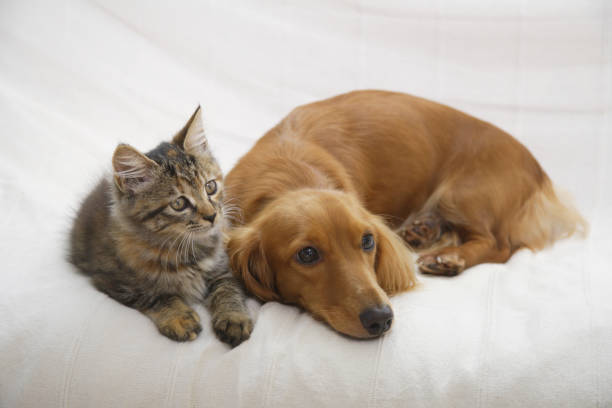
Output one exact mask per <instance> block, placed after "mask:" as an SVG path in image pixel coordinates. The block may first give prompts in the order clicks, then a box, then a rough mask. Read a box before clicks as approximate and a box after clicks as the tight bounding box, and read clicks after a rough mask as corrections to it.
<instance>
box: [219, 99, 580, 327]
mask: <svg viewBox="0 0 612 408" xmlns="http://www.w3.org/2000/svg"><path fill="white" fill-rule="evenodd" d="M225 186H226V193H227V200H228V201H229V202H231V203H232V205H233V206H234V207H235V208H238V209H239V210H240V217H239V218H240V219H239V220H238V221H237V222H235V225H234V226H233V228H232V229H231V230H230V231H229V238H228V253H229V256H230V260H231V261H230V262H231V264H232V267H233V269H234V273H235V274H236V275H237V276H238V277H239V278H240V279H241V280H242V281H243V282H244V284H245V286H246V288H247V289H248V290H249V291H250V292H251V293H253V294H254V295H255V296H257V297H258V298H259V299H261V300H263V301H272V300H274V301H280V302H283V303H287V304H295V305H298V306H301V307H302V308H304V309H306V310H307V311H309V312H310V313H311V314H312V315H313V316H314V317H315V318H318V319H320V320H324V321H326V322H327V323H328V324H329V325H330V326H331V327H333V328H334V329H335V330H337V331H339V332H341V333H344V334H347V335H349V336H352V337H356V338H371V337H377V336H380V335H382V334H383V333H385V332H387V331H388V330H389V329H390V328H391V325H392V322H393V311H392V309H391V306H390V303H389V298H388V296H390V295H393V294H396V293H398V292H402V291H405V290H408V289H411V288H413V287H414V285H415V282H416V278H415V272H414V270H413V264H414V260H413V258H412V255H411V251H409V249H408V247H411V248H413V249H415V250H420V251H425V252H424V253H422V255H421V256H420V258H419V259H418V260H417V264H418V267H419V269H420V271H421V272H422V273H426V274H434V275H444V276H453V275H456V274H458V273H460V272H462V271H463V270H464V269H466V268H469V267H471V266H474V265H477V264H480V263H485V262H496V263H503V262H506V261H507V260H508V259H509V258H510V256H511V255H512V254H513V253H514V252H515V251H516V250H518V249H520V248H523V247H527V248H530V249H532V250H537V249H541V248H543V247H545V246H547V245H549V244H551V243H552V242H554V241H555V240H557V239H559V238H562V237H567V236H570V235H572V234H573V233H574V232H576V231H581V232H585V231H586V228H587V225H586V222H585V221H584V220H583V218H582V217H581V216H580V214H579V213H578V212H577V211H576V210H575V209H574V208H573V207H572V206H571V205H569V204H564V203H563V202H562V200H560V199H559V196H558V194H557V193H556V191H555V189H554V187H553V184H552V183H551V181H550V179H549V178H548V176H547V175H546V173H545V172H544V170H542V168H541V167H540V165H539V164H538V162H537V161H536V159H535V158H534V157H533V156H532V155H531V153H530V152H529V151H528V150H527V149H526V148H525V147H524V146H523V145H522V144H521V143H519V142H518V141H517V140H516V139H514V138H513V137H512V136H510V135H509V134H507V133H505V132H504V131H502V130H501V129H499V128H497V127H495V126H493V125H492V124H490V123H487V122H484V121H481V120H479V119H476V118H474V117H472V116H469V115H467V114H465V113H463V112H460V111H458V110H455V109H452V108H450V107H447V106H444V105H441V104H438V103H435V102H432V101H428V100H426V99H422V98H418V97H415V96H411V95H407V94H402V93H395V92H386V91H355V92H350V93H347V94H343V95H339V96H336V97H333V98H330V99H326V100H322V101H319V102H315V103H311V104H307V105H304V106H300V107H298V108H296V109H294V110H293V111H292V112H291V113H290V114H289V115H288V116H287V117H285V118H284V119H283V120H282V121H281V122H280V123H279V124H277V125H276V126H275V127H274V128H272V129H271V130H270V131H268V132H267V133H266V134H265V135H264V136H263V137H262V138H261V139H260V140H259V141H258V142H257V143H256V144H255V146H254V147H253V148H252V149H251V150H250V151H249V152H248V153H247V154H246V155H245V156H244V157H242V158H241V159H240V160H239V161H238V163H237V165H236V166H235V167H234V168H233V169H232V170H231V171H230V173H229V174H228V176H227V178H226V180H225ZM449 237H450V239H449ZM442 241H444V242H446V245H445V246H440V245H439V244H440V242H442Z"/></svg>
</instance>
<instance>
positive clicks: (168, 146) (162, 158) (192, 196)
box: [113, 107, 224, 241]
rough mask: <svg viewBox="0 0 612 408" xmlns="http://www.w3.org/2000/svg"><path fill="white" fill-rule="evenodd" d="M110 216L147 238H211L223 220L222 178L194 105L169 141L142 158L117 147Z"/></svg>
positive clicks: (134, 151) (199, 114) (130, 150)
mask: <svg viewBox="0 0 612 408" xmlns="http://www.w3.org/2000/svg"><path fill="white" fill-rule="evenodd" d="M113 170H114V174H113V178H114V189H115V205H114V211H115V214H116V215H118V216H119V217H120V219H121V220H122V222H124V223H127V224H129V227H130V228H132V229H136V230H138V231H139V232H141V233H146V234H147V235H148V237H150V238H158V239H160V240H161V239H171V237H172V236H175V237H181V236H189V237H190V238H193V239H195V240H196V241H201V240H203V239H205V238H206V237H207V236H209V235H210V234H216V233H218V232H219V231H220V228H221V226H222V224H223V222H224V217H223V208H222V199H223V176H222V173H221V169H220V167H219V165H218V164H217V161H216V160H215V158H214V157H213V155H212V153H211V152H210V150H209V148H208V144H207V141H206V137H205V135H204V127H203V124H202V114H201V110H200V107H198V108H197V109H196V111H195V112H194V113H193V115H192V116H191V118H190V119H189V121H188V122H187V124H186V125H185V126H184V127H183V129H181V130H180V131H179V132H178V133H177V134H176V136H174V138H173V139H172V142H170V143H166V142H164V143H161V144H160V145H159V146H157V147H156V148H155V149H153V150H151V151H150V152H148V153H146V154H142V153H140V152H139V151H138V150H136V149H134V148H133V147H131V146H129V145H126V144H120V145H119V146H117V148H116V149H115V153H114V154H113Z"/></svg>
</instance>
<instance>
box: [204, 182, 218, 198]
mask: <svg viewBox="0 0 612 408" xmlns="http://www.w3.org/2000/svg"><path fill="white" fill-rule="evenodd" d="M205 188H206V194H208V195H213V194H215V193H216V192H217V182H216V181H215V180H210V181H209V182H208V183H206V186H205Z"/></svg>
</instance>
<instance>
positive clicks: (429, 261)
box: [417, 252, 465, 276]
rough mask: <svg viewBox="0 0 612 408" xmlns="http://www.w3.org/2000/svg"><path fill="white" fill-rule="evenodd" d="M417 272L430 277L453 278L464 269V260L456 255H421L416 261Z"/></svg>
mask: <svg viewBox="0 0 612 408" xmlns="http://www.w3.org/2000/svg"><path fill="white" fill-rule="evenodd" d="M417 264H418V265H419V270H420V271H421V272H422V273H425V274H430V275H442V276H455V275H458V274H459V273H461V272H462V271H463V270H464V269H465V260H464V259H462V258H461V257H460V256H459V255H458V254H456V253H452V252H451V253H447V254H440V255H435V254H432V255H423V256H422V257H420V258H419V259H418V260H417Z"/></svg>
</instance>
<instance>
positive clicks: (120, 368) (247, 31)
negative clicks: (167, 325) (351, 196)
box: [0, 0, 612, 407]
mask: <svg viewBox="0 0 612 408" xmlns="http://www.w3.org/2000/svg"><path fill="white" fill-rule="evenodd" d="M611 82H612V3H610V2H609V1H607V0H599V1H597V0H570V1H559V0H556V1H553V0H544V1H537V2H536V1H527V0H523V1H517V0H500V1H495V2H493V1H489V0H464V1H450V0H448V1H444V0H437V1H427V0H418V1H397V0H396V1H393V0H384V1H351V0H348V1H341V0H335V1H331V0H330V1H323V0H319V1H280V0H276V1H275V0H269V1H212V0H211V1H207V2H200V1H191V2H187V1H185V2H162V1H144V0H141V1H122V0H109V1H104V2H77V1H65V0H64V1H54V2H49V1H17V0H14V1H7V0H1V1H0V200H1V202H0V226H1V229H0V259H1V260H2V271H0V367H1V368H0V406H2V407H5V406H6V407H40V406H49V407H56V406H62V407H69V406H74V407H82V406H92V407H99V406H112V407H116V406H180V407H183V406H194V407H195V406H248V407H260V406H261V407H268V406H283V407H288V406H330V407H332V406H333V407H336V406H351V407H366V406H368V407H377V406H415V407H419V406H422V407H432V406H439V407H446V406H455V407H475V406H478V407H480V406H482V407H486V406H495V407H501V406H514V407H525V406H567V407H605V406H612V391H611V390H612V267H611V266H610V262H609V255H610V253H611V252H612V242H611V239H610V237H609V233H608V230H609V229H610V228H612V216H611V215H610V214H611V212H612V181H611V176H612V170H611V165H610V163H609V158H610V157H612V147H611V144H612V127H611V124H610V111H611V109H612V108H611V104H610V102H611V99H612V84H611ZM358 88H381V89H389V90H397V91H404V92H408V93H413V94H416V95H419V96H424V97H427V98H430V99H434V100H436V101H440V102H443V103H446V104H449V105H451V106H453V107H456V108H459V109H462V110H465V111H467V112H469V113H471V114H473V115H476V116H478V117H480V118H482V119H485V120H488V121H490V122H493V123H494V124H496V125H498V126H500V127H501V128H503V129H505V130H507V131H509V132H510V133H512V134H513V135H515V136H516V137H517V138H518V139H519V140H520V141H522V142H523V143H524V144H526V145H527V146H528V147H529V148H530V149H531V151H532V152H533V153H534V155H535V156H536V157H537V158H538V159H539V160H540V162H541V163H542V164H543V166H544V168H545V169H546V170H547V171H548V173H549V174H550V176H551V178H552V179H553V180H554V181H555V182H557V184H559V185H560V186H562V187H564V188H566V189H567V190H569V191H570V192H571V193H572V194H573V195H574V196H575V198H576V201H577V203H578V206H579V207H580V208H581V210H582V211H583V212H584V214H585V215H586V217H587V218H588V219H589V221H590V222H591V225H592V232H591V235H590V237H589V238H588V239H587V240H586V241H581V240H577V239H572V240H568V241H564V242H560V243H558V244H557V245H556V246H554V247H553V248H550V249H547V250H545V251H543V252H540V253H538V254H535V255H534V254H532V253H530V252H528V251H521V252H519V253H518V254H516V255H515V256H514V257H513V258H512V259H511V260H510V262H509V263H508V264H505V265H481V266H478V267H475V268H473V269H470V270H468V271H467V272H465V273H464V274H463V275H461V276H460V277H457V278H453V279H436V278H426V277H422V278H421V281H422V282H423V285H422V288H420V289H419V290H417V291H415V292H412V293H407V294H404V295H401V296H398V297H396V298H394V299H393V304H394V309H395V312H396V316H397V318H396V322H395V325H394V329H393V331H392V332H391V333H390V334H389V335H387V336H385V337H384V338H382V339H379V340H375V341H354V340H349V339H346V338H344V337H342V336H339V335H337V334H336V333H334V332H333V331H331V330H330V329H328V328H327V327H326V326H324V325H322V324H320V323H317V322H314V321H313V320H312V319H311V318H310V317H308V316H307V315H306V314H304V313H301V312H300V311H298V310H297V309H294V308H291V307H287V306H282V305H279V304H274V303H270V304H266V305H265V306H263V307H260V305H259V304H258V303H257V302H255V301H251V302H250V307H251V309H252V312H253V315H254V316H255V317H256V318H257V319H258V321H257V325H256V328H255V332H254V333H253V337H252V339H251V340H249V341H248V342H247V343H244V344H243V345H241V346H240V347H239V348H237V349H235V350H230V349H229V348H227V347H226V346H225V345H223V344H221V343H220V342H218V341H217V340H216V339H215V338H214V336H213V334H212V333H211V330H210V328H208V326H207V327H206V328H205V330H204V331H203V333H202V334H201V335H200V338H199V339H198V340H197V341H195V342H193V343H189V344H177V343H173V342H171V341H169V340H167V339H166V338H164V337H162V336H161V335H159V334H157V332H156V331H155V329H154V327H153V325H152V323H150V322H149V321H148V320H147V319H146V318H145V317H144V316H142V315H140V314H139V313H138V312H135V311H132V310H130V309H128V308H125V307H123V306H121V305H119V304H117V303H115V302H114V301H112V300H110V299H109V298H107V297H106V296H104V295H102V294H100V293H98V292H96V291H95V290H94V289H92V288H91V287H90V285H89V284H88V283H87V282H86V280H85V279H83V278H82V277H80V276H78V275H76V274H75V272H74V270H73V268H72V267H71V266H70V265H68V264H67V263H66V262H65V261H64V259H63V254H64V251H65V234H66V230H67V229H68V228H69V225H70V217H71V216H72V214H73V212H74V209H75V208H76V207H77V206H78V200H79V199H80V198H81V197H82V196H83V195H84V194H85V193H86V192H87V190H88V189H89V188H90V187H91V186H92V183H93V182H95V181H96V180H97V178H98V177H99V175H100V174H101V173H102V172H104V171H106V170H108V168H109V165H110V157H111V154H112V151H113V149H114V147H115V145H116V144H117V143H118V142H127V143H130V144H132V145H134V146H136V147H137V148H140V149H142V150H148V149H150V148H152V147H154V146H155V145H156V144H157V143H159V142H160V141H161V140H163V139H167V138H168V137H169V136H170V135H171V134H172V133H173V132H174V131H176V130H177V129H178V128H179V127H180V126H181V125H182V123H183V122H184V121H185V120H186V118H187V117H188V116H189V114H190V113H191V112H192V110H193V109H194V107H195V105H196V104H197V103H201V104H202V106H203V108H204V112H205V120H206V124H207V129H208V136H209V140H210V143H211V145H212V147H213V149H214V150H215V152H216V153H217V155H218V157H219V159H220V161H221V164H222V166H223V168H224V170H225V171H228V170H229V169H230V168H231V166H232V165H233V163H235V161H236V160H237V158H238V157H240V156H241V155H242V154H243V153H245V152H246V151H247V150H248V149H249V147H250V146H251V145H252V143H253V141H254V140H255V139H257V138H258V137H259V136H261V135H262V134H263V133H264V132H265V131H266V130H267V129H268V128H270V127H272V126H273V125H274V124H275V123H276V122H277V121H279V120H280V119H281V118H282V117H283V116H284V115H285V114H286V113H288V112H289V111H290V110H291V109H292V108H293V107H295V106H297V105H299V104H303V103H306V102H310V101H313V100H316V99H321V98H325V97H328V96H332V95H334V94H337V93H341V92H345V91H349V90H353V89H358ZM199 310H200V312H201V314H204V323H205V325H206V324H208V320H207V318H206V316H205V312H204V310H203V309H199Z"/></svg>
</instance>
